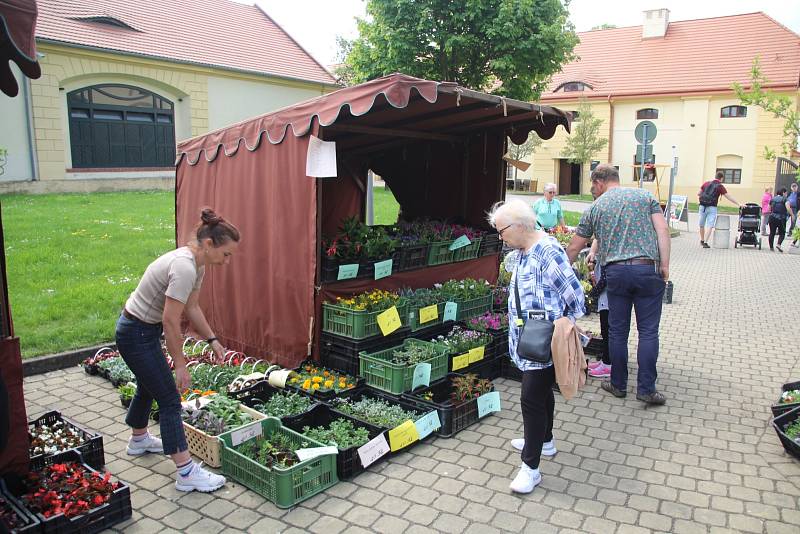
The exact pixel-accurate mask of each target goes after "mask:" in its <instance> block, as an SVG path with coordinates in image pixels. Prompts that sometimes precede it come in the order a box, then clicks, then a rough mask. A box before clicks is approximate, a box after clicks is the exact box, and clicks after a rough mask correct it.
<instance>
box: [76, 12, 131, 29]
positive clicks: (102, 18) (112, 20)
mask: <svg viewBox="0 0 800 534" xmlns="http://www.w3.org/2000/svg"><path fill="white" fill-rule="evenodd" d="M70 18H71V19H72V20H79V21H81V22H94V23H97V24H106V25H108V26H116V27H117V28H124V29H126V30H133V31H135V32H136V31H139V30H137V29H136V28H134V27H133V26H131V25H130V24H127V23H125V22H123V21H122V20H120V19H118V18H116V17H112V16H110V15H96V16H90V17H70Z"/></svg>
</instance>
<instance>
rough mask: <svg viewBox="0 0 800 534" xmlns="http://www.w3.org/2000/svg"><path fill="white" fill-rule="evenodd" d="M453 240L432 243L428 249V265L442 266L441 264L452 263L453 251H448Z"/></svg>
mask: <svg viewBox="0 0 800 534" xmlns="http://www.w3.org/2000/svg"><path fill="white" fill-rule="evenodd" d="M453 241H455V240H454V239H450V240H448V241H434V242H433V243H431V248H429V249H428V265H442V264H443V263H453V254H454V252H455V251H454V250H450V245H452V244H453Z"/></svg>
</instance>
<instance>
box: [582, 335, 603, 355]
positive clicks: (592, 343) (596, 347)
mask: <svg viewBox="0 0 800 534" xmlns="http://www.w3.org/2000/svg"><path fill="white" fill-rule="evenodd" d="M583 353H584V354H585V355H587V356H602V355H603V338H602V337H591V338H589V343H588V344H587V345H586V346H585V347H583Z"/></svg>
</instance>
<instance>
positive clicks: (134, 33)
mask: <svg viewBox="0 0 800 534" xmlns="http://www.w3.org/2000/svg"><path fill="white" fill-rule="evenodd" d="M38 5H39V20H38V24H37V27H36V37H37V39H39V40H42V41H48V42H53V41H54V42H59V43H65V44H68V45H78V46H88V47H92V48H99V49H104V50H109V51H113V52H122V53H128V54H136V55H143V56H148V57H154V58H163V59H166V60H171V61H179V62H182V63H194V64H200V65H207V66H212V67H222V68H225V69H233V70H237V71H246V72H254V73H258V74H266V75H271V76H278V77H283V78H293V79H299V80H306V81H312V82H317V83H323V84H334V83H335V82H336V80H335V79H334V78H333V76H331V74H330V73H328V71H326V70H325V68H323V67H322V66H321V65H320V64H319V63H317V62H316V61H315V60H314V59H313V58H312V57H311V56H310V55H309V54H308V53H307V52H306V51H305V50H303V48H302V47H300V45H299V44H297V42H295V41H294V39H292V38H291V37H290V36H289V35H288V34H287V33H286V32H285V31H284V30H283V29H282V28H281V27H280V26H278V24H276V23H275V22H274V21H273V20H272V19H271V18H270V17H269V16H268V15H267V14H266V13H264V12H263V11H262V10H261V9H259V8H258V7H256V6H248V5H244V4H238V3H236V2H232V1H230V0H135V1H132V0H124V1H123V0H39V1H38ZM97 18H106V20H108V18H111V19H117V20H119V21H120V22H122V23H123V24H124V25H126V26H128V27H120V26H115V25H113V24H107V23H103V22H97V21H96V20H97ZM92 19H94V21H92Z"/></svg>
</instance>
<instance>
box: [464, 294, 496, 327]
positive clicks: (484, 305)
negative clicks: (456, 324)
mask: <svg viewBox="0 0 800 534" xmlns="http://www.w3.org/2000/svg"><path fill="white" fill-rule="evenodd" d="M456 303H457V304H458V310H457V311H456V320H457V321H463V320H464V319H469V318H470V317H475V316H476V315H483V314H484V313H486V312H487V311H491V309H492V294H491V293H489V294H488V295H484V296H483V297H478V298H475V299H470V300H459V301H456Z"/></svg>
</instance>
